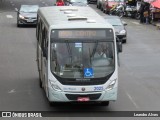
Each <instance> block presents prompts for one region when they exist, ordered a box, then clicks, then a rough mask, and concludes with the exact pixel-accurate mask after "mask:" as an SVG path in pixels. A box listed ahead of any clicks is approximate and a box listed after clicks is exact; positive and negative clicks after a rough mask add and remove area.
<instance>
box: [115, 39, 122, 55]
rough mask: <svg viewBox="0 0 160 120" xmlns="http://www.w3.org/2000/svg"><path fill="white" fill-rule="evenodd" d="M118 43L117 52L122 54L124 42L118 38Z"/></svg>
mask: <svg viewBox="0 0 160 120" xmlns="http://www.w3.org/2000/svg"><path fill="white" fill-rule="evenodd" d="M116 42H117V50H118V52H122V40H121V39H119V38H118V37H116Z"/></svg>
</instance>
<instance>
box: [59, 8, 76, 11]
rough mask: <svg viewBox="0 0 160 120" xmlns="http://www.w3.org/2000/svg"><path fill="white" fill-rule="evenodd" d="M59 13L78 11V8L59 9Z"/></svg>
mask: <svg viewBox="0 0 160 120" xmlns="http://www.w3.org/2000/svg"><path fill="white" fill-rule="evenodd" d="M60 11H78V8H61V9H60Z"/></svg>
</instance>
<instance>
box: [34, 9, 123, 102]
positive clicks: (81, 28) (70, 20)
mask: <svg viewBox="0 0 160 120" xmlns="http://www.w3.org/2000/svg"><path fill="white" fill-rule="evenodd" d="M37 20H38V22H37V29H36V36H37V63H38V71H39V80H40V87H43V88H44V90H45V93H46V96H47V98H48V100H49V102H50V103H58V102H88V103H90V102H93V103H94V102H98V103H102V105H108V104H109V101H115V100H116V99H117V87H118V61H117V59H118V53H119V52H121V47H122V44H121V41H118V42H116V37H115V32H114V29H113V27H112V26H111V25H110V24H109V23H106V21H105V20H104V19H103V18H102V17H101V16H100V15H98V14H97V13H96V12H95V11H94V10H93V9H92V8H90V7H75V6H62V7H57V6H53V7H42V8H40V9H39V10H38V18H37ZM117 48H118V49H117Z"/></svg>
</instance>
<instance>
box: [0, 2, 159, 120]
mask: <svg viewBox="0 0 160 120" xmlns="http://www.w3.org/2000/svg"><path fill="white" fill-rule="evenodd" d="M20 4H39V6H52V5H53V4H54V1H51V0H21V1H19V0H6V1H5V2H3V3H1V4H0V111H59V112H61V113H62V116H63V113H64V115H65V113H66V112H70V111H76V112H78V113H79V114H78V116H83V112H84V111H85V112H86V113H87V112H88V114H90V116H96V112H99V111H103V112H104V111H106V112H108V111H159V110H160V103H159V101H160V92H159V91H160V81H159V80H160V47H159V45H160V40H159V34H160V31H159V30H157V29H156V27H155V26H152V25H143V24H139V23H138V22H139V21H137V20H134V19H128V18H124V19H123V20H124V21H126V22H127V24H128V25H127V27H126V28H127V32H128V38H127V43H126V44H124V45H123V53H120V67H119V91H118V100H117V101H116V102H111V103H110V105H109V107H102V106H96V105H95V106H93V105H88V106H81V105H64V106H59V107H50V106H49V103H48V101H47V99H46V97H45V94H44V91H43V90H42V89H41V88H39V83H38V72H37V66H36V65H37V64H36V37H35V28H34V27H24V28H17V27H16V17H17V14H16V13H15V12H14V9H15V8H19V6H20ZM90 6H91V7H92V8H94V9H95V10H96V11H97V12H98V13H99V14H100V15H102V16H104V17H106V15H105V14H103V13H102V12H101V11H100V10H98V9H97V8H96V6H95V5H93V4H92V5H90ZM159 116H160V115H159ZM48 119H49V118H48ZM65 119H74V118H69V117H67V118H65ZM76 119H78V118H76ZM91 119H96V118H94V117H93V118H91ZM101 119H103V118H101ZM116 119H117V120H118V118H115V119H114V120H116ZM121 119H123V118H121ZM126 119H127V118H126ZM104 120H105V118H104ZM141 120H142V119H141ZM155 120H156V118H155Z"/></svg>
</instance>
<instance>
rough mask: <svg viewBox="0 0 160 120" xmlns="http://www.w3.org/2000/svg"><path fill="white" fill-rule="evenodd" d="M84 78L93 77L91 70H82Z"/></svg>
mask: <svg viewBox="0 0 160 120" xmlns="http://www.w3.org/2000/svg"><path fill="white" fill-rule="evenodd" d="M84 77H93V68H84Z"/></svg>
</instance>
